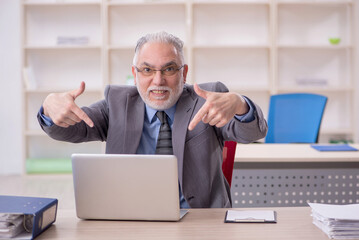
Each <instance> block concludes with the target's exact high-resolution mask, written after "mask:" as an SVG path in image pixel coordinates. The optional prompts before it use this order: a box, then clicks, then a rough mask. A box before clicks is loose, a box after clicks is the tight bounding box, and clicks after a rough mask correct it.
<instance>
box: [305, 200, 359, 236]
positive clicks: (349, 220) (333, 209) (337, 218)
mask: <svg viewBox="0 0 359 240" xmlns="http://www.w3.org/2000/svg"><path fill="white" fill-rule="evenodd" d="M309 206H310V207H311V208H312V217H313V223H314V224H315V225H316V226H317V227H318V228H320V229H321V230H322V231H323V232H325V233H326V234H327V235H328V237H329V238H333V239H354V238H359V204H349V205H329V204H319V203H309Z"/></svg>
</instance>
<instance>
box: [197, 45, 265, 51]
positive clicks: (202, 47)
mask: <svg viewBox="0 0 359 240" xmlns="http://www.w3.org/2000/svg"><path fill="white" fill-rule="evenodd" d="M192 48H193V49H248V48H250V49H268V50H269V48H270V46H269V45H266V44H262V45H260V44H258V45H254V44H252V45H250V44H237V45H236V44H233V45H229V44H222V45H213V44H207V45H205V44H195V45H193V46H192Z"/></svg>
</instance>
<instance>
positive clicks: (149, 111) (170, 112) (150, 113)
mask: <svg viewBox="0 0 359 240" xmlns="http://www.w3.org/2000/svg"><path fill="white" fill-rule="evenodd" d="M176 105H177V103H176V104H175V105H173V106H172V107H171V108H168V109H165V110H164V111H165V113H166V114H167V116H168V117H169V118H170V120H171V122H172V123H173V121H174V117H175V112H176ZM157 111H158V110H156V109H153V108H151V107H150V106H148V105H147V104H146V117H147V120H148V122H150V123H152V122H154V121H156V118H155V115H156V112H157Z"/></svg>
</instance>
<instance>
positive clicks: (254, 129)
mask: <svg viewBox="0 0 359 240" xmlns="http://www.w3.org/2000/svg"><path fill="white" fill-rule="evenodd" d="M200 87H201V88H203V89H205V90H208V91H216V92H227V91H228V89H227V88H226V87H225V86H224V85H223V84H222V83H220V82H217V83H206V84H200ZM204 103H205V100H204V99H203V98H201V97H199V96H198V95H197V94H196V93H195V92H194V90H193V86H191V85H187V84H185V86H184V90H183V93H182V95H181V97H180V99H179V100H178V102H177V106H176V112H175V117H174V123H173V127H172V141H173V152H174V155H175V156H176V157H177V159H178V176H179V182H180V184H181V187H182V193H183V196H184V197H185V199H186V201H187V202H188V204H189V206H190V207H191V208H211V207H213V208H221V207H231V194H230V188H229V185H228V183H227V181H226V180H225V177H224V175H223V173H222V168H221V166H222V149H223V145H224V141H226V140H231V141H236V142H240V143H250V142H253V141H255V140H258V139H261V138H263V137H265V135H266V132H267V123H266V120H265V119H264V117H263V114H262V111H261V109H260V108H259V107H258V106H257V105H255V104H254V103H253V106H255V109H254V116H255V120H253V121H251V122H248V123H242V122H240V121H238V120H237V119H235V118H234V119H232V120H231V121H230V122H229V123H227V124H226V125H225V126H224V127H221V128H217V127H214V126H210V125H209V124H204V123H203V122H200V123H199V124H198V125H197V126H196V127H195V128H194V129H193V130H192V131H188V130H187V127H188V125H189V122H190V121H191V119H192V118H193V117H194V116H195V114H196V113H197V112H198V110H199V109H200V108H201V106H202V105H203V104H204ZM82 109H83V110H84V111H85V112H86V113H87V114H88V116H89V117H90V118H91V119H92V121H93V122H94V127H93V128H90V127H88V126H87V125H86V124H85V123H84V122H83V121H82V122H80V123H78V124H76V125H74V126H71V127H68V128H62V127H59V126H56V125H53V126H51V127H47V126H45V125H44V124H43V122H42V121H41V118H40V117H39V116H38V120H39V123H40V125H41V127H42V129H43V130H44V131H45V132H46V133H47V134H48V135H49V136H50V137H52V138H54V139H57V140H61V141H67V142H74V143H79V142H87V141H97V140H100V141H106V153H111V154H135V153H136V151H137V148H138V145H139V143H140V138H141V134H142V128H143V121H144V116H145V115H144V114H145V104H144V102H143V101H142V99H141V97H140V95H139V93H138V91H137V88H136V87H135V86H115V85H110V86H107V87H106V90H105V99H104V100H101V101H99V102H96V103H94V104H93V105H91V106H89V107H83V108H82Z"/></svg>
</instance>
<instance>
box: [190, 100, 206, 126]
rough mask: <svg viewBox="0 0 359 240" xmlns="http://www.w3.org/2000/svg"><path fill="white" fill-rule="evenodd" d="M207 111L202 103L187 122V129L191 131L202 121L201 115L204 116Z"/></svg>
mask: <svg viewBox="0 0 359 240" xmlns="http://www.w3.org/2000/svg"><path fill="white" fill-rule="evenodd" d="M207 112H208V109H207V107H206V106H205V105H203V106H202V107H201V109H200V110H199V111H198V112H197V114H196V115H195V116H194V117H193V119H192V121H191V122H190V123H189V125H188V130H190V131H192V130H193V129H194V128H195V127H196V126H197V124H198V123H199V122H200V121H202V119H203V117H204V116H206V114H207Z"/></svg>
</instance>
